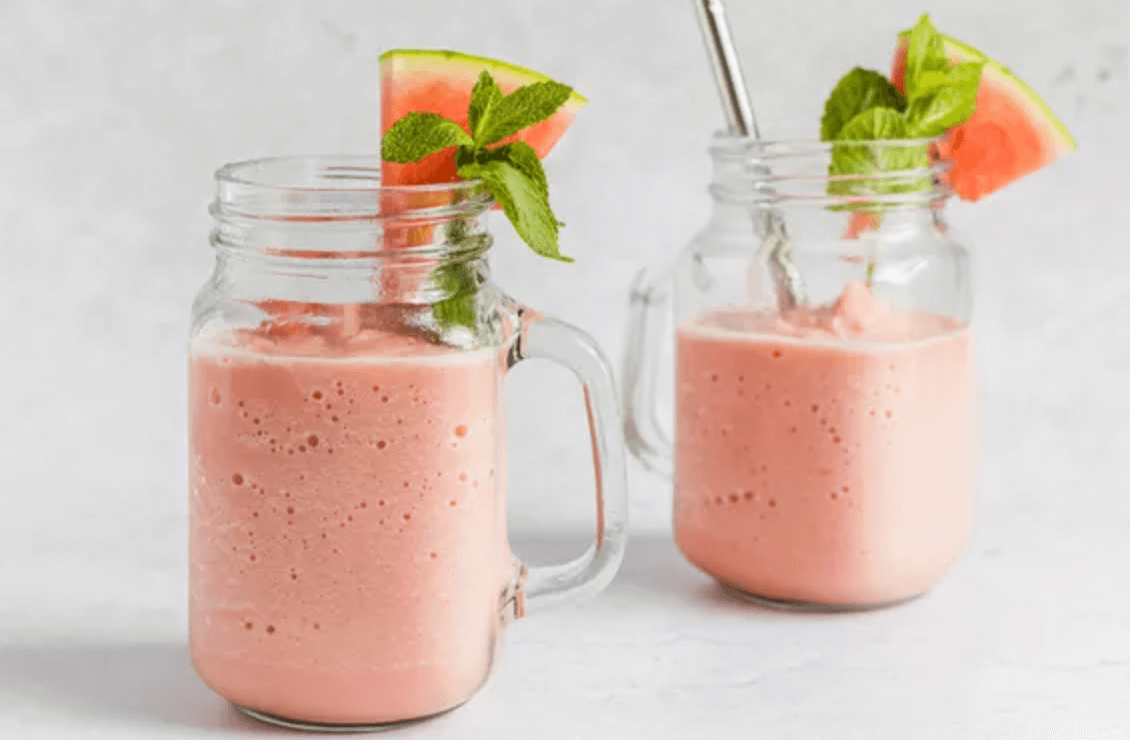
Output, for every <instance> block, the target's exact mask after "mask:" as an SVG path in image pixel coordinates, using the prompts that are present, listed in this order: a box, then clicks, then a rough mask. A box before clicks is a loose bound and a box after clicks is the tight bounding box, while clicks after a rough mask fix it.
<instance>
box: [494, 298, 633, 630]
mask: <svg viewBox="0 0 1130 740" xmlns="http://www.w3.org/2000/svg"><path fill="white" fill-rule="evenodd" d="M518 313H519V316H520V318H521V335H520V338H519V340H518V341H517V342H516V343H515V345H514V348H513V349H512V350H511V353H510V358H509V366H510V367H513V366H514V365H516V364H517V363H519V362H521V361H523V360H528V359H533V358H541V359H545V360H550V361H551V362H555V363H557V364H558V365H561V366H563V367H565V368H567V369H568V370H570V371H572V373H573V375H574V376H576V378H577V379H578V380H579V381H581V387H582V388H583V390H584V394H585V410H586V412H587V414H588V420H589V433H590V434H591V436H592V453H593V466H594V468H595V472H596V541H595V542H594V543H593V544H592V545H590V546H589V549H588V550H587V551H586V552H585V554H584V555H582V556H580V557H579V558H577V559H576V560H573V561H571V562H568V563H564V564H561V565H550V566H544V567H530V568H526V567H525V566H523V569H522V570H523V576H522V579H521V580H522V581H523V583H522V585H520V586H519V588H518V590H517V593H515V594H514V601H515V604H514V616H518V617H521V616H526V615H528V614H529V613H530V610H531V609H534V610H538V609H544V608H548V607H552V606H555V605H557V604H560V603H564V602H566V601H573V600H576V599H584V598H588V597H590V596H595V595H596V594H598V593H600V591H602V590H603V589H604V587H605V586H607V585H608V584H609V582H611V581H612V578H613V576H615V575H616V571H617V570H618V569H619V568H620V563H621V561H622V560H623V559H624V547H625V545H626V543H627V536H628V531H627V530H628V481H627V468H626V465H625V456H624V445H623V442H622V441H621V437H620V429H619V426H618V420H619V405H618V403H617V401H616V385H615V382H614V381H613V379H612V371H611V369H610V367H609V365H608V362H607V361H606V360H605V358H604V355H603V354H602V353H601V351H600V348H599V347H597V345H596V343H595V342H594V341H593V340H592V339H591V338H589V336H588V335H586V334H585V333H584V332H582V331H580V330H579V329H576V328H574V327H572V326H570V325H568V324H565V323H562V322H560V321H557V320H556V319H552V318H547V317H545V316H542V315H541V314H539V313H538V312H536V311H534V310H532V309H529V308H520V309H519V312H518Z"/></svg>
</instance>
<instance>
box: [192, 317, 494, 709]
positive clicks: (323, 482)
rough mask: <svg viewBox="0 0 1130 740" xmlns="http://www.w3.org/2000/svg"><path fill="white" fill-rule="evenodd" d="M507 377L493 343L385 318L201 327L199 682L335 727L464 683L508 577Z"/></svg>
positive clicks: (196, 555)
mask: <svg viewBox="0 0 1130 740" xmlns="http://www.w3.org/2000/svg"><path fill="white" fill-rule="evenodd" d="M330 339H333V338H332V337H331V338H330ZM501 382H502V373H501V371H500V369H499V364H498V356H497V353H496V352H494V351H478V352H458V351H455V350H446V349H443V348H437V347H435V346H433V345H429V344H426V343H425V342H423V341H419V340H412V339H409V338H405V337H401V336H396V335H391V334H388V333H378V332H362V333H360V334H358V335H356V336H353V337H351V338H350V339H349V340H348V341H341V340H340V339H337V340H333V341H327V337H325V336H319V335H317V334H313V333H312V334H308V335H305V336H304V335H302V334H301V333H295V334H290V335H285V333H284V335H281V336H280V335H279V334H278V333H277V332H276V333H275V334H274V335H272V334H271V333H270V332H266V333H264V332H259V333H255V334H252V333H248V334H245V335H240V336H238V337H227V338H223V339H220V340H212V341H208V342H203V341H200V340H198V341H197V342H196V344H195V345H194V346H193V348H192V356H191V381H190V388H191V399H190V404H191V417H192V420H191V432H190V434H191V465H192V469H191V491H192V506H191V512H192V513H191V536H190V545H191V568H192V579H191V584H192V585H191V594H190V600H191V601H190V622H191V652H192V658H193V662H194V664H195V666H196V668H197V671H198V672H199V673H200V675H201V677H202V678H203V679H204V681H205V682H206V683H208V684H209V685H210V686H211V687H212V688H213V689H214V690H215V691H217V693H219V694H220V695H222V696H224V697H225V698H227V699H229V700H231V701H233V702H236V703H237V704H240V705H243V706H246V707H249V708H252V709H255V710H258V711H260V712H265V713H268V714H272V715H276V716H281V717H284V718H292V719H300V720H303V721H309V722H322V723H340V724H355V723H383V722H392V721H398V720H404V719H412V718H417V717H423V716H428V715H431V714H434V713H437V712H440V711H443V710H446V709H449V708H451V707H453V706H456V705H458V704H460V703H462V702H463V701H465V700H466V699H468V698H469V697H470V696H471V695H472V694H473V693H474V692H475V690H476V689H477V688H478V687H479V686H480V685H481V683H482V682H483V681H484V679H485V678H486V676H487V673H488V672H489V669H490V664H491V662H492V659H493V656H494V649H495V642H496V640H497V639H498V637H499V634H498V633H499V630H500V628H501V620H500V596H501V594H502V593H503V591H504V590H505V589H506V588H507V586H508V585H510V583H511V579H512V577H513V566H512V560H511V556H510V552H509V548H508V545H507V540H506V533H505V527H506V510H505V498H504V497H505V494H504V485H503V482H502V480H501V477H502V476H503V475H504V471H505V447H504V439H505V434H504V432H505V430H504V429H502V428H500V426H501V424H502V423H503V422H502V419H503V418H504V417H503V416H502V415H501V414H500V404H501V402H502V398H501V394H502V386H501Z"/></svg>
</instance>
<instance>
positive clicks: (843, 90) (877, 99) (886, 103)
mask: <svg viewBox="0 0 1130 740" xmlns="http://www.w3.org/2000/svg"><path fill="white" fill-rule="evenodd" d="M876 107H880V108H893V109H894V110H896V111H899V112H902V111H904V110H906V98H905V97H903V94H902V93H900V92H899V91H898V89H897V88H896V87H895V86H894V85H893V84H892V83H891V81H890V80H888V79H887V78H886V77H884V76H883V75H881V74H879V73H878V72H874V71H871V70H869V69H863V68H862V67H856V68H855V69H853V70H852V71H850V72H848V73H847V74H846V75H844V76H843V77H841V78H840V81H839V82H838V83H836V87H835V88H834V89H833V90H832V94H831V95H829V96H828V100H827V102H826V103H825V104H824V117H823V118H822V119H821V120H820V139H821V140H822V141H832V140H833V139H836V138H838V135H839V133H840V130H841V129H842V128H843V127H844V124H846V123H847V122H848V121H850V120H851V119H853V118H855V117H856V116H857V115H859V114H860V113H862V112H864V111H866V110H868V109H870V108H876Z"/></svg>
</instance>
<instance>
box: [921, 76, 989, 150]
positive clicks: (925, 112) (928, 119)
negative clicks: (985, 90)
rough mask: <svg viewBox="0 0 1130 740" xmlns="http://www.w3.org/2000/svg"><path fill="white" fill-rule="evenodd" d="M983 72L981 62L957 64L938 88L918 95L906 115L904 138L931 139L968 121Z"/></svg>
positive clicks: (974, 106) (973, 108)
mask: <svg viewBox="0 0 1130 740" xmlns="http://www.w3.org/2000/svg"><path fill="white" fill-rule="evenodd" d="M983 68H984V63H983V62H966V63H965V64H959V65H957V66H955V67H952V68H951V69H950V70H949V71H947V72H946V73H945V75H943V77H944V81H943V82H942V84H939V85H936V86H934V87H932V88H930V89H929V90H927V91H925V92H921V93H919V96H918V97H917V98H915V99H914V101H913V102H912V103H911V104H910V108H909V109H908V110H907V112H906V119H907V134H908V135H909V136H913V137H921V138H933V137H935V136H941V135H942V134H944V133H945V132H946V131H948V130H950V129H951V128H953V127H954V126H957V125H959V124H962V123H965V122H966V121H968V120H969V117H970V116H972V115H973V112H974V111H975V110H976V109H977V90H978V89H980V87H981V71H982V69H983ZM931 74H937V73H931Z"/></svg>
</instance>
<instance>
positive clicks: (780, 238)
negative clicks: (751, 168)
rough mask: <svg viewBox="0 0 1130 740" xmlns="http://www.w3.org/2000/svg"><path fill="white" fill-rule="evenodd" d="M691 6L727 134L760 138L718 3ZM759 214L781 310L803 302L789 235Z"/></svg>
mask: <svg viewBox="0 0 1130 740" xmlns="http://www.w3.org/2000/svg"><path fill="white" fill-rule="evenodd" d="M695 5H696V6H697V7H698V20H699V25H700V26H701V27H702V35H703V38H704V40H705V41H706V49H707V51H708V52H709V54H710V61H711V62H712V63H713V66H714V81H715V82H717V83H718V93H719V95H720V96H721V98H722V107H723V109H725V112H726V121H727V123H728V124H729V128H730V133H732V134H735V135H737V136H748V137H752V138H754V139H760V138H761V132H760V130H758V128H757V119H756V118H755V117H754V115H753V107H752V106H751V105H750V102H749V91H748V89H747V88H746V84H745V78H744V77H743V76H742V67H741V63H740V62H739V61H738V54H737V52H736V51H735V50H734V41H733V38H732V37H731V36H730V27H729V24H727V22H726V9H725V7H724V6H723V4H722V0H695ZM765 174H768V172H767V171H766V173H765ZM762 214H763V215H762V228H763V231H764V236H763V238H764V239H766V240H769V241H770V242H771V243H772V244H773V247H772V249H771V250H770V252H769V258H770V269H771V270H772V271H773V278H774V280H775V282H776V285H777V305H778V308H779V309H780V310H782V311H784V310H788V309H791V308H794V307H795V306H796V305H797V304H798V303H803V302H804V300H805V298H804V287H803V285H802V283H801V279H800V273H798V272H797V269H796V266H795V265H793V262H792V248H791V246H790V243H789V235H788V231H787V230H786V228H785V221H784V218H783V217H782V216H781V213H780V211H778V210H777V209H775V208H774V209H769V210H766V211H763V212H762Z"/></svg>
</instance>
